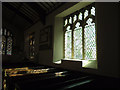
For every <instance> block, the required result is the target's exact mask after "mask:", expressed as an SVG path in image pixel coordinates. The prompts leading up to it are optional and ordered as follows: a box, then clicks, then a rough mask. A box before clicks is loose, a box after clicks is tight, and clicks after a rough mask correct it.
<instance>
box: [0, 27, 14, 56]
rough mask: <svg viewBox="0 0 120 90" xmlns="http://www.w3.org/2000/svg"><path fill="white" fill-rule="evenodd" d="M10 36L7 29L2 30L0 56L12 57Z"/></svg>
mask: <svg viewBox="0 0 120 90" xmlns="http://www.w3.org/2000/svg"><path fill="white" fill-rule="evenodd" d="M12 44H13V40H12V34H11V33H10V32H9V31H8V30H7V29H2V45H1V48H2V54H3V55H12Z"/></svg>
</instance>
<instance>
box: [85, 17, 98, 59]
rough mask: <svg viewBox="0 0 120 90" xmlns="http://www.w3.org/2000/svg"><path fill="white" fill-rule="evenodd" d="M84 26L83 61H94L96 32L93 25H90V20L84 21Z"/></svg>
mask: <svg viewBox="0 0 120 90" xmlns="http://www.w3.org/2000/svg"><path fill="white" fill-rule="evenodd" d="M86 23H87V25H86V26H85V30H84V34H85V39H84V40H85V41H84V42H85V59H96V38H95V36H96V32H95V23H92V18H89V19H88V20H87V21H86Z"/></svg>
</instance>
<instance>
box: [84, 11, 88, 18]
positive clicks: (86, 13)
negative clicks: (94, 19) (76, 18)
mask: <svg viewBox="0 0 120 90" xmlns="http://www.w3.org/2000/svg"><path fill="white" fill-rule="evenodd" d="M87 16H88V10H85V12H84V18H86V17H87Z"/></svg>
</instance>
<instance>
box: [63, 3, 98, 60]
mask: <svg viewBox="0 0 120 90" xmlns="http://www.w3.org/2000/svg"><path fill="white" fill-rule="evenodd" d="M92 7H95V2H94V3H92V4H89V5H87V6H85V7H83V8H81V9H80V10H77V11H75V12H73V13H72V14H70V15H68V16H66V17H64V18H63V32H64V33H63V59H66V58H65V32H66V28H67V27H68V26H71V30H72V43H71V44H72V49H71V51H72V53H71V54H72V56H71V57H72V58H70V60H72V59H73V60H74V59H75V58H74V35H73V34H74V30H75V25H76V23H77V22H80V23H81V27H82V59H79V60H85V41H84V40H85V39H84V37H85V34H84V32H85V29H84V28H85V26H86V21H87V20H88V19H89V18H92V19H93V22H94V23H95V42H96V60H97V30H96V21H95V18H96V11H95V16H93V15H92V14H91V9H92ZM85 10H88V16H87V17H86V18H84V12H85ZM80 12H81V13H82V20H79V14H80ZM74 15H77V20H76V21H75V22H73V21H74V20H73V19H74ZM70 17H71V18H72V24H70V23H67V25H65V20H66V19H67V21H68V22H69V19H70ZM64 25H65V26H64ZM68 59H69V58H68ZM76 60H77V59H76Z"/></svg>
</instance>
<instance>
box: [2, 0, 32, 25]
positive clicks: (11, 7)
mask: <svg viewBox="0 0 120 90" xmlns="http://www.w3.org/2000/svg"><path fill="white" fill-rule="evenodd" d="M2 5H3V6H5V7H7V8H8V9H10V10H12V11H13V12H15V13H16V14H17V15H19V16H21V17H23V18H24V19H25V20H26V21H28V22H29V23H31V24H33V23H34V22H33V21H32V20H31V19H30V18H29V17H27V16H26V15H25V14H23V13H22V12H20V11H19V10H18V9H16V8H15V7H13V6H12V5H10V4H9V3H7V2H3V3H2Z"/></svg>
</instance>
